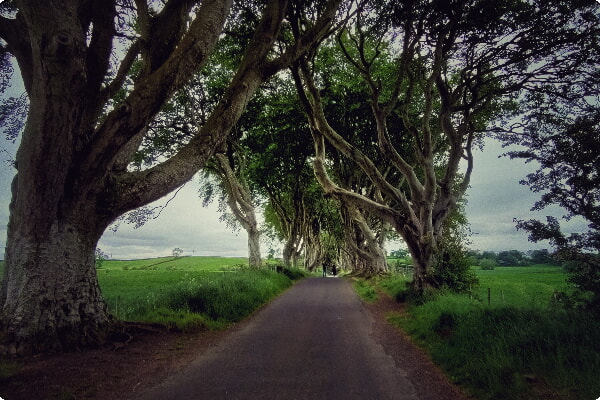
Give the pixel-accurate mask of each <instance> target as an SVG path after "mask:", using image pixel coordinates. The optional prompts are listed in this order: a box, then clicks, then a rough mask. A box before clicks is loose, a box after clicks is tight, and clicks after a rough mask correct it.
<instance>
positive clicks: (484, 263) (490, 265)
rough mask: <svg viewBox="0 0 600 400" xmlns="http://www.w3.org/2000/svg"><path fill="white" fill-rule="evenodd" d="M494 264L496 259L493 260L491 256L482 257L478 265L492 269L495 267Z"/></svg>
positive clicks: (488, 269)
mask: <svg viewBox="0 0 600 400" xmlns="http://www.w3.org/2000/svg"><path fill="white" fill-rule="evenodd" d="M496 266H497V265H496V260H493V259H491V258H483V259H482V260H480V261H479V267H480V268H481V269H483V270H486V271H492V270H493V269H495V268H496Z"/></svg>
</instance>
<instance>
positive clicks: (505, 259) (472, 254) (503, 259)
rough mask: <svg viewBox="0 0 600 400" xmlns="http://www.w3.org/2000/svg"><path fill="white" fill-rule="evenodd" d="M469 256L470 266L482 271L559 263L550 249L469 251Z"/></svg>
mask: <svg viewBox="0 0 600 400" xmlns="http://www.w3.org/2000/svg"><path fill="white" fill-rule="evenodd" d="M467 256H468V258H469V261H470V264H471V265H473V266H479V267H481V268H482V269H493V268H494V267H496V266H499V267H526V266H529V265H535V264H554V265H559V262H558V261H557V260H556V258H555V257H553V253H551V252H550V251H549V250H548V249H539V250H528V251H526V252H523V251H519V250H503V251H499V252H495V251H479V250H468V251H467Z"/></svg>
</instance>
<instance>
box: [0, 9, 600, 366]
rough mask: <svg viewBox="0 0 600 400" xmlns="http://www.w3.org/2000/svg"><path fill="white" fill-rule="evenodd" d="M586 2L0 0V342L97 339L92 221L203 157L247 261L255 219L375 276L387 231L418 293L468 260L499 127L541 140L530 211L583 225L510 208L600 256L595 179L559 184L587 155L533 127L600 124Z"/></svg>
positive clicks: (294, 244) (311, 261)
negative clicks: (473, 207) (565, 154)
mask: <svg viewBox="0 0 600 400" xmlns="http://www.w3.org/2000/svg"><path fill="white" fill-rule="evenodd" d="M597 10H598V9H597V6H596V3H595V1H594V0H587V1H583V0H581V1H580V0H576V1H573V0H569V1H567V0H556V1H550V2H549V1H542V0H518V1H512V0H511V1H508V0H507V1H497V0H452V1H438V0H429V1H425V0H410V1H383V0H381V1H379V0H375V1H351V0H347V1H342V0H319V1H296V0H290V1H279V0H268V1H264V0H263V1H245V2H232V1H227V0H211V1H196V0H184V1H178V0H168V1H163V2H159V1H143V0H134V1H129V0H127V1H126V0H85V1H84V0H68V1H65V2H62V4H61V5H60V6H59V5H57V3H55V2H35V3H30V2H25V1H17V0H15V1H5V2H3V3H2V4H1V5H0V11H1V14H0V66H1V67H2V68H1V78H0V91H1V92H2V93H4V92H5V91H6V90H7V88H8V85H9V83H10V75H11V74H12V73H13V70H14V71H17V72H15V73H19V74H20V76H21V78H22V81H23V83H24V87H25V91H26V95H24V96H20V97H12V98H7V99H4V100H3V103H2V109H1V112H0V123H1V124H2V127H3V129H4V130H5V131H6V132H8V135H9V136H10V137H11V138H14V137H16V136H19V135H20V136H21V144H20V148H19V151H18V154H17V158H16V162H15V168H16V170H17V174H16V176H15V178H14V180H13V184H12V187H11V189H12V201H11V204H10V220H9V225H8V237H7V245H6V249H5V273H4V277H3V281H2V286H1V289H0V293H1V297H0V304H1V310H0V321H1V322H0V327H1V329H2V331H3V335H2V338H3V343H2V345H3V349H5V350H6V351H7V352H10V353H12V354H24V353H30V352H35V351H43V350H63V349H69V348H74V347H78V346H83V345H89V344H94V343H98V342H100V341H101V340H102V337H103V334H104V332H105V331H106V329H107V328H108V327H109V325H110V323H111V319H110V316H109V314H108V313H107V310H106V305H105V303H104V300H103V298H102V294H101V293H100V289H99V287H98V282H97V277H96V275H95V268H94V252H95V249H96V245H97V242H98V240H99V238H100V236H101V235H102V233H103V232H104V230H105V229H106V228H107V227H108V226H109V225H110V224H111V223H113V222H114V221H115V220H117V219H118V218H121V217H122V216H123V215H124V214H126V213H127V212H130V211H132V210H136V209H140V207H144V206H146V205H147V204H149V203H150V202H152V201H154V200H156V199H159V198H161V197H162V196H164V195H166V194H168V193H170V192H172V191H173V190H175V189H177V188H178V187H180V186H181V185H182V184H184V183H185V182H187V181H189V180H190V179H192V178H193V177H194V176H195V175H196V173H197V172H198V171H202V175H203V182H204V190H203V192H202V196H203V197H204V198H205V200H206V201H210V200H211V199H213V198H218V199H219V201H220V202H221V203H222V204H223V207H222V209H223V211H224V212H225V213H226V214H227V213H228V214H229V216H226V218H230V221H237V222H236V223H239V224H240V225H241V226H242V227H243V229H244V230H245V231H246V232H247V233H248V249H249V262H250V264H251V265H253V266H255V267H260V265H261V254H260V250H259V247H258V246H257V243H258V241H259V235H260V233H261V232H266V234H268V235H271V236H272V237H274V238H277V239H278V240H281V241H282V242H283V243H284V250H283V256H284V262H285V263H287V264H291V265H298V263H299V260H301V259H302V260H303V262H304V266H305V267H306V268H307V269H309V270H310V269H314V268H316V267H317V266H319V265H321V264H322V263H323V262H324V261H325V260H327V262H329V261H334V262H336V263H337V264H338V265H340V266H343V267H344V268H347V269H349V270H351V271H353V272H354V273H357V274H362V275H375V274H381V273H385V272H386V271H387V263H386V261H385V251H384V244H385V241H386V240H387V239H389V238H394V237H399V238H401V239H402V240H403V241H404V242H405V243H406V246H407V248H408V250H409V253H410V256H411V258H412V264H413V267H414V276H413V281H412V282H413V283H412V285H413V290H415V291H417V292H420V291H423V290H427V289H428V288H430V287H436V286H439V285H440V284H442V283H443V282H444V281H445V279H446V278H444V273H443V272H444V271H447V270H448V269H449V268H450V269H451V268H462V267H461V264H460V262H459V261H454V260H459V259H460V258H461V257H463V256H464V254H463V253H462V251H463V249H462V247H463V246H462V242H461V237H462V235H463V233H461V232H462V229H464V226H465V224H466V221H465V220H464V213H462V208H461V207H462V206H461V205H462V204H463V203H464V195H465V193H466V192H467V189H468V186H469V180H470V176H471V173H472V170H473V168H476V166H475V165H474V164H473V151H475V150H476V149H477V147H478V146H480V145H481V144H482V143H483V140H484V139H485V138H486V137H489V136H495V137H500V138H502V139H503V140H506V141H507V142H510V143H519V144H521V145H524V146H526V147H528V148H530V151H525V152H521V153H514V154H513V156H514V157H522V158H529V159H536V160H538V161H542V162H543V161H545V159H544V156H546V155H548V156H549V155H552V157H550V156H549V157H548V164H547V165H558V166H560V167H561V168H560V170H556V171H554V172H552V173H550V174H549V175H548V174H547V171H546V170H542V171H541V172H540V173H539V174H537V175H532V176H530V177H529V178H528V181H527V182H526V183H527V184H529V185H531V187H532V189H534V190H537V189H541V188H543V187H549V188H550V189H551V190H550V192H551V193H552V194H551V195H548V196H544V197H543V198H542V200H541V202H540V203H539V204H538V205H537V206H538V207H543V206H544V205H547V204H551V203H558V204H559V205H561V206H563V207H565V208H566V209H567V210H568V211H569V213H571V214H572V215H583V217H584V218H586V219H588V220H589V221H590V229H591V230H590V232H591V233H590V234H589V235H580V236H577V237H569V238H566V237H565V236H564V235H561V234H560V232H559V229H558V228H557V226H556V223H553V221H548V224H546V225H544V224H542V223H539V222H534V221H521V222H519V225H520V226H521V227H522V228H524V229H529V230H530V231H531V232H532V235H533V236H534V239H537V238H542V237H546V238H547V237H550V238H553V239H554V241H555V243H556V244H557V245H558V246H560V247H561V248H562V249H563V250H564V251H565V252H566V251H569V250H573V248H575V247H577V243H579V245H580V247H581V246H587V247H586V248H587V249H591V250H595V251H597V250H598V245H597V243H598V240H597V233H594V232H597V227H598V224H597V216H598V210H597V201H598V199H597V196H596V195H597V191H595V192H594V191H591V192H589V191H588V192H587V193H591V194H588V195H587V196H591V197H590V198H589V201H588V197H584V198H583V199H582V198H581V196H580V195H579V194H577V193H578V192H576V191H574V189H573V188H575V189H585V188H586V186H585V185H588V184H589V185H591V187H596V188H597V187H598V185H597V182H596V181H593V182H591V183H590V182H586V181H585V180H581V179H579V180H573V179H570V180H569V177H571V176H572V175H573V174H579V175H581V173H580V172H581V171H583V172H584V174H583V175H584V176H591V177H593V176H595V177H596V178H595V179H596V180H597V176H598V174H597V166H598V163H597V152H596V153H594V154H591V155H589V157H587V158H586V157H585V155H586V154H587V153H585V152H582V158H581V159H580V160H577V161H576V163H578V164H577V165H576V166H575V167H574V168H572V169H569V168H570V167H571V164H569V161H571V160H570V159H568V158H567V159H566V160H565V162H564V163H562V164H561V163H556V162H555V161H556V160H557V157H559V156H558V154H560V150H561V149H563V148H564V147H565V146H568V145H572V143H571V144H568V143H567V144H565V143H562V142H561V141H559V140H558V139H559V137H556V138H555V140H554V139H553V141H548V140H546V139H544V138H545V137H546V136H544V135H548V134H549V133H557V132H560V134H561V135H563V136H565V135H566V137H568V138H572V139H573V141H574V142H575V143H581V145H582V148H585V146H588V145H587V144H586V142H585V141H584V139H585V138H586V137H589V135H585V134H580V133H582V132H583V133H587V132H595V133H597V131H598V118H597V115H598V113H597V104H598V102H597V100H598V93H599V90H598V86H599V85H598V79H599V76H598V70H597V65H599V64H600V60H598V58H599V57H600V56H599V55H600V51H599V49H598V43H599V41H598V36H599V26H600V24H599V15H598V11H597ZM574 102H575V103H576V104H577V106H576V107H573V104H574ZM594 102H595V103H594ZM590 104H592V106H590ZM593 104H595V106H593ZM594 107H595V108H594ZM514 121H519V122H514ZM592 136H593V135H592ZM594 137H598V135H597V134H596V135H595V136H594ZM543 142H546V143H553V144H555V147H556V149H557V152H556V153H551V152H548V151H547V150H546V148H542V147H540V143H543ZM536 146H537V147H536ZM593 146H596V145H595V144H593ZM590 147H591V146H588V148H590ZM591 148H596V149H597V146H596V147H591ZM594 156H595V157H596V158H594ZM553 163H554V164H553ZM581 165H583V166H584V167H583V169H581V168H580V169H577V168H579V167H580V166H581ZM594 166H595V168H596V169H595V170H594ZM548 168H550V167H548ZM586 168H587V169H586ZM574 171H575V172H574ZM594 173H595V174H596V175H594ZM552 174H554V175H552ZM560 174H563V175H560ZM545 176H558V177H559V179H558V181H561V182H564V179H563V180H561V179H562V178H565V179H567V184H568V185H571V188H570V189H571V190H569V188H566V189H565V188H564V187H558V186H555V187H551V182H556V181H557V180H556V179H554V180H552V179H550V178H549V180H547V179H545V178H544V177H545ZM561 177H562V178H561ZM544 185H546V186H544ZM548 185H550V186H548ZM594 185H595V186H594ZM563 189H564V190H563ZM573 193H575V194H574V195H573V197H572V198H569V195H570V194H573ZM594 196H596V197H594ZM572 200H574V201H572ZM594 207H595V208H594ZM261 212H262V213H263V214H264V216H265V225H266V227H263V228H260V227H258V224H257V218H256V215H257V214H258V213H261ZM139 215H144V214H143V213H141V214H139ZM578 240H579V242H578ZM588 261H589V260H588ZM590 262H591V261H590ZM592 264H593V263H592ZM595 265H596V267H594V268H596V269H595V271H597V270H598V268H597V264H595Z"/></svg>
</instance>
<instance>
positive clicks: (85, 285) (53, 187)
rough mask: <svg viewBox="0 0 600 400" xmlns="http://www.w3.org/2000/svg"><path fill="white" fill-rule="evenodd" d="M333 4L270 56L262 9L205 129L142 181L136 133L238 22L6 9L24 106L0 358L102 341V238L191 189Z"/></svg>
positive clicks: (269, 7) (188, 1) (268, 23)
mask: <svg viewBox="0 0 600 400" xmlns="http://www.w3.org/2000/svg"><path fill="white" fill-rule="evenodd" d="M338 3H339V1H333V0H332V1H328V2H326V3H324V4H322V7H320V8H315V7H317V5H314V7H313V8H311V9H312V10H315V9H318V11H315V14H316V13H318V14H319V16H318V18H317V17H315V18H314V19H312V20H311V21H312V22H311V23H310V26H309V27H308V28H307V29H306V30H305V31H304V32H303V35H302V37H298V40H297V41H294V42H291V43H286V42H285V41H281V42H280V45H278V46H276V47H275V46H274V43H275V42H276V41H277V40H278V38H281V39H285V37H286V35H283V34H282V35H280V33H282V32H281V28H282V25H283V21H284V19H285V17H286V13H287V12H288V11H289V9H288V7H287V6H288V4H287V2H285V1H268V2H266V4H265V6H264V7H263V9H262V12H260V13H259V14H256V17H255V23H253V24H252V25H251V26H252V29H251V30H250V35H249V36H248V37H246V39H245V40H244V41H245V42H246V43H247V46H246V47H245V49H244V50H243V52H242V58H241V61H240V62H239V64H238V65H237V68H236V70H235V74H233V75H232V76H230V77H229V78H228V84H227V88H226V90H225V91H224V93H223V95H222V96H221V98H220V100H219V102H218V103H217V104H216V105H215V106H214V108H212V109H210V110H207V117H206V121H205V123H204V124H202V125H200V126H193V127H192V128H193V134H192V136H191V138H190V140H189V141H188V142H187V143H186V144H185V145H183V146H182V147H181V148H180V149H179V150H178V151H177V153H176V154H174V155H173V156H172V157H169V158H168V159H166V160H163V161H162V162H159V163H158V164H156V165H154V166H152V167H150V168H147V169H144V170H131V169H129V168H128V165H129V164H130V163H131V161H132V159H133V154H135V152H136V150H137V149H138V147H139V145H140V143H141V142H142V141H143V139H144V137H145V135H146V134H147V128H148V126H149V124H151V122H152V121H153V120H154V119H155V118H157V116H158V115H159V114H160V112H161V109H162V108H163V106H164V105H165V103H166V101H167V100H168V99H169V98H170V97H171V96H173V95H174V94H176V93H177V92H178V91H179V90H181V89H183V88H184V86H185V85H186V83H187V82H188V81H189V80H190V79H191V78H192V77H193V76H194V75H195V74H196V72H197V71H199V70H201V69H202V68H203V67H204V66H205V65H206V63H207V60H208V59H209V58H210V56H211V54H212V52H213V49H214V47H215V44H216V43H217V42H218V41H219V39H220V38H221V37H222V32H223V27H224V25H225V23H226V21H227V19H228V18H233V19H235V18H236V17H237V15H238V14H239V10H238V9H234V10H233V11H234V12H231V10H232V6H231V2H230V1H227V0H212V1H202V2H199V1H192V0H185V1H175V0H169V1H166V2H164V3H155V2H150V4H148V3H147V2H144V1H141V0H136V1H134V2H121V1H117V0H112V1H111V0H101V1H100V0H98V1H77V0H70V1H65V2H61V3H60V4H58V3H55V2H35V3H32V4H29V3H27V2H25V1H16V2H15V3H14V4H16V7H15V9H14V10H12V12H8V13H6V12H5V13H4V14H3V16H1V17H0V38H1V39H2V42H1V43H0V46H1V48H0V54H3V55H4V54H5V53H10V54H11V55H12V56H14V57H15V59H16V62H17V63H18V66H19V70H20V73H21V76H22V78H23V82H24V86H25V90H26V91H27V95H28V97H29V100H30V105H29V111H28V114H27V122H26V124H25V128H24V132H23V134H22V139H21V145H20V148H19V151H18V154H17V160H16V164H17V165H16V167H17V171H18V172H17V175H16V177H15V179H14V181H13V184H12V201H11V204H10V221H9V226H8V238H7V246H6V257H5V262H6V264H5V274H4V279H3V281H2V288H1V290H0V304H1V312H0V315H1V324H0V325H1V328H2V331H3V336H2V337H3V342H4V345H5V347H4V349H5V350H6V351H7V352H9V353H11V354H22V353H28V352H32V351H41V350H62V349H67V348H72V347H79V346H83V345H89V344H95V343H98V342H100V341H102V336H103V332H105V331H106V328H107V327H108V326H109V325H110V317H109V315H108V313H107V310H106V305H105V302H104V300H103V298H102V295H101V293H100V290H99V287H98V283H97V278H96V273H95V268H94V249H95V248H96V243H97V241H98V239H99V238H100V236H101V234H102V232H103V231H104V229H105V228H106V227H107V226H108V225H109V224H110V223H111V222H112V221H113V220H114V219H115V218H117V217H118V216H120V215H122V214H123V213H125V212H127V211H129V210H132V209H135V208H137V207H140V206H143V205H145V204H148V203H150V202H152V201H154V200H156V199H158V198H160V197H162V196H164V195H165V194H167V193H169V192H170V191H172V190H174V189H175V188H177V187H178V186H180V185H182V184H183V183H185V182H187V181H188V180H189V179H191V178H192V176H193V175H194V174H195V173H196V171H198V169H200V168H201V167H202V166H203V165H204V164H205V163H206V161H207V160H208V159H209V158H210V157H211V156H212V155H213V154H214V152H215V150H216V149H217V148H218V147H219V146H220V145H221V144H222V143H223V142H224V140H225V138H226V137H227V134H228V133H229V131H230V130H231V127H232V126H233V125H234V124H235V122H236V121H237V119H238V118H239V116H240V114H241V113H242V112H243V110H244V107H245V106H246V104H247V102H248V100H249V99H250V97H251V96H252V94H253V93H254V92H255V91H256V89H257V88H258V87H259V85H260V84H262V83H263V82H264V81H265V80H266V79H268V78H269V77H270V76H272V75H273V74H275V73H276V72H277V71H279V70H281V69H282V68H285V67H286V66H288V65H289V64H290V63H291V62H293V60H294V59H296V58H297V57H298V56H299V55H301V54H302V53H303V52H305V51H307V50H308V49H309V48H310V47H311V46H312V45H313V44H314V43H315V42H316V41H318V40H319V39H320V38H321V37H322V36H323V34H324V33H325V32H327V31H328V30H329V28H330V25H331V23H332V21H333V18H334V16H335V13H336V9H337V6H338ZM10 4H12V3H10ZM296 6H297V7H300V5H296ZM306 6H307V7H309V6H312V5H306ZM4 10H6V9H5V8H4ZM133 27H135V29H133ZM288 36H289V35H288ZM117 42H119V46H116V44H117ZM114 60H118V61H117V63H116V64H115V62H114ZM207 72H208V73H210V71H207Z"/></svg>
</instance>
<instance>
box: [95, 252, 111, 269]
mask: <svg viewBox="0 0 600 400" xmlns="http://www.w3.org/2000/svg"><path fill="white" fill-rule="evenodd" d="M107 259H108V255H106V253H104V252H103V251H102V250H101V249H100V248H96V252H95V253H94V262H95V264H96V269H100V268H102V265H103V264H104V261H106V260H107Z"/></svg>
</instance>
